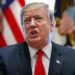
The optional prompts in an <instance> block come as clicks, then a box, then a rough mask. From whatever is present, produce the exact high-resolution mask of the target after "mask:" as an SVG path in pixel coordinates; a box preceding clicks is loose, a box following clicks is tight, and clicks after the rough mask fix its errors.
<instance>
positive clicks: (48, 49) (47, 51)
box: [28, 42, 52, 59]
mask: <svg viewBox="0 0 75 75" xmlns="http://www.w3.org/2000/svg"><path fill="white" fill-rule="evenodd" d="M28 48H29V52H30V57H31V58H33V57H34V55H35V54H36V52H37V51H38V49H35V48H33V47H31V46H28ZM42 50H43V51H44V53H45V55H46V56H47V57H48V58H49V59H50V57H51V51H52V44H51V42H49V43H48V44H47V45H46V46H45V47H44V48H43V49H42Z"/></svg>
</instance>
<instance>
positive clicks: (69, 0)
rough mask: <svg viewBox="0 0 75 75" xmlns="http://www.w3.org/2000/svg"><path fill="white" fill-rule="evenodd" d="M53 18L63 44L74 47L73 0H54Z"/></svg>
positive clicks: (74, 0) (74, 7)
mask: <svg viewBox="0 0 75 75" xmlns="http://www.w3.org/2000/svg"><path fill="white" fill-rule="evenodd" d="M55 19H56V24H57V29H58V34H59V35H60V37H61V38H63V37H62V36H63V35H65V36H66V37H65V36H64V37H65V38H66V39H64V38H63V39H64V40H62V42H65V43H64V44H63V45H66V46H70V47H72V48H75V0H61V1H60V0H56V3H55ZM56 36H57V35H56Z"/></svg>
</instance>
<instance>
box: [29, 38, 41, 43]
mask: <svg viewBox="0 0 75 75" xmlns="http://www.w3.org/2000/svg"><path fill="white" fill-rule="evenodd" d="M41 40H42V39H41V38H31V39H28V42H31V43H38V42H40V41H41Z"/></svg>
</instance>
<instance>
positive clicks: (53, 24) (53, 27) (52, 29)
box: [50, 21, 56, 32]
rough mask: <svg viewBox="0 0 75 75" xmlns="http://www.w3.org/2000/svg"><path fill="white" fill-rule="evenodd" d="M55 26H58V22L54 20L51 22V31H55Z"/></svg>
mask: <svg viewBox="0 0 75 75" xmlns="http://www.w3.org/2000/svg"><path fill="white" fill-rule="evenodd" d="M55 26H56V22H55V21H53V22H52V23H51V26H50V32H52V31H54V29H55Z"/></svg>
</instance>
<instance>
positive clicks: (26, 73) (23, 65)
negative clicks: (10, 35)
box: [17, 43, 32, 75]
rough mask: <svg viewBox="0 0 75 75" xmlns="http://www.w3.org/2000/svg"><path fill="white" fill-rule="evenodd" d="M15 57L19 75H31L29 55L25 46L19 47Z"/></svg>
mask: <svg viewBox="0 0 75 75" xmlns="http://www.w3.org/2000/svg"><path fill="white" fill-rule="evenodd" d="M18 49H19V52H18V54H17V55H18V56H17V64H18V65H17V68H18V70H19V75H32V70H31V61H30V54H29V50H28V46H27V44H25V43H24V44H22V45H21V46H20V48H18Z"/></svg>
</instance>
